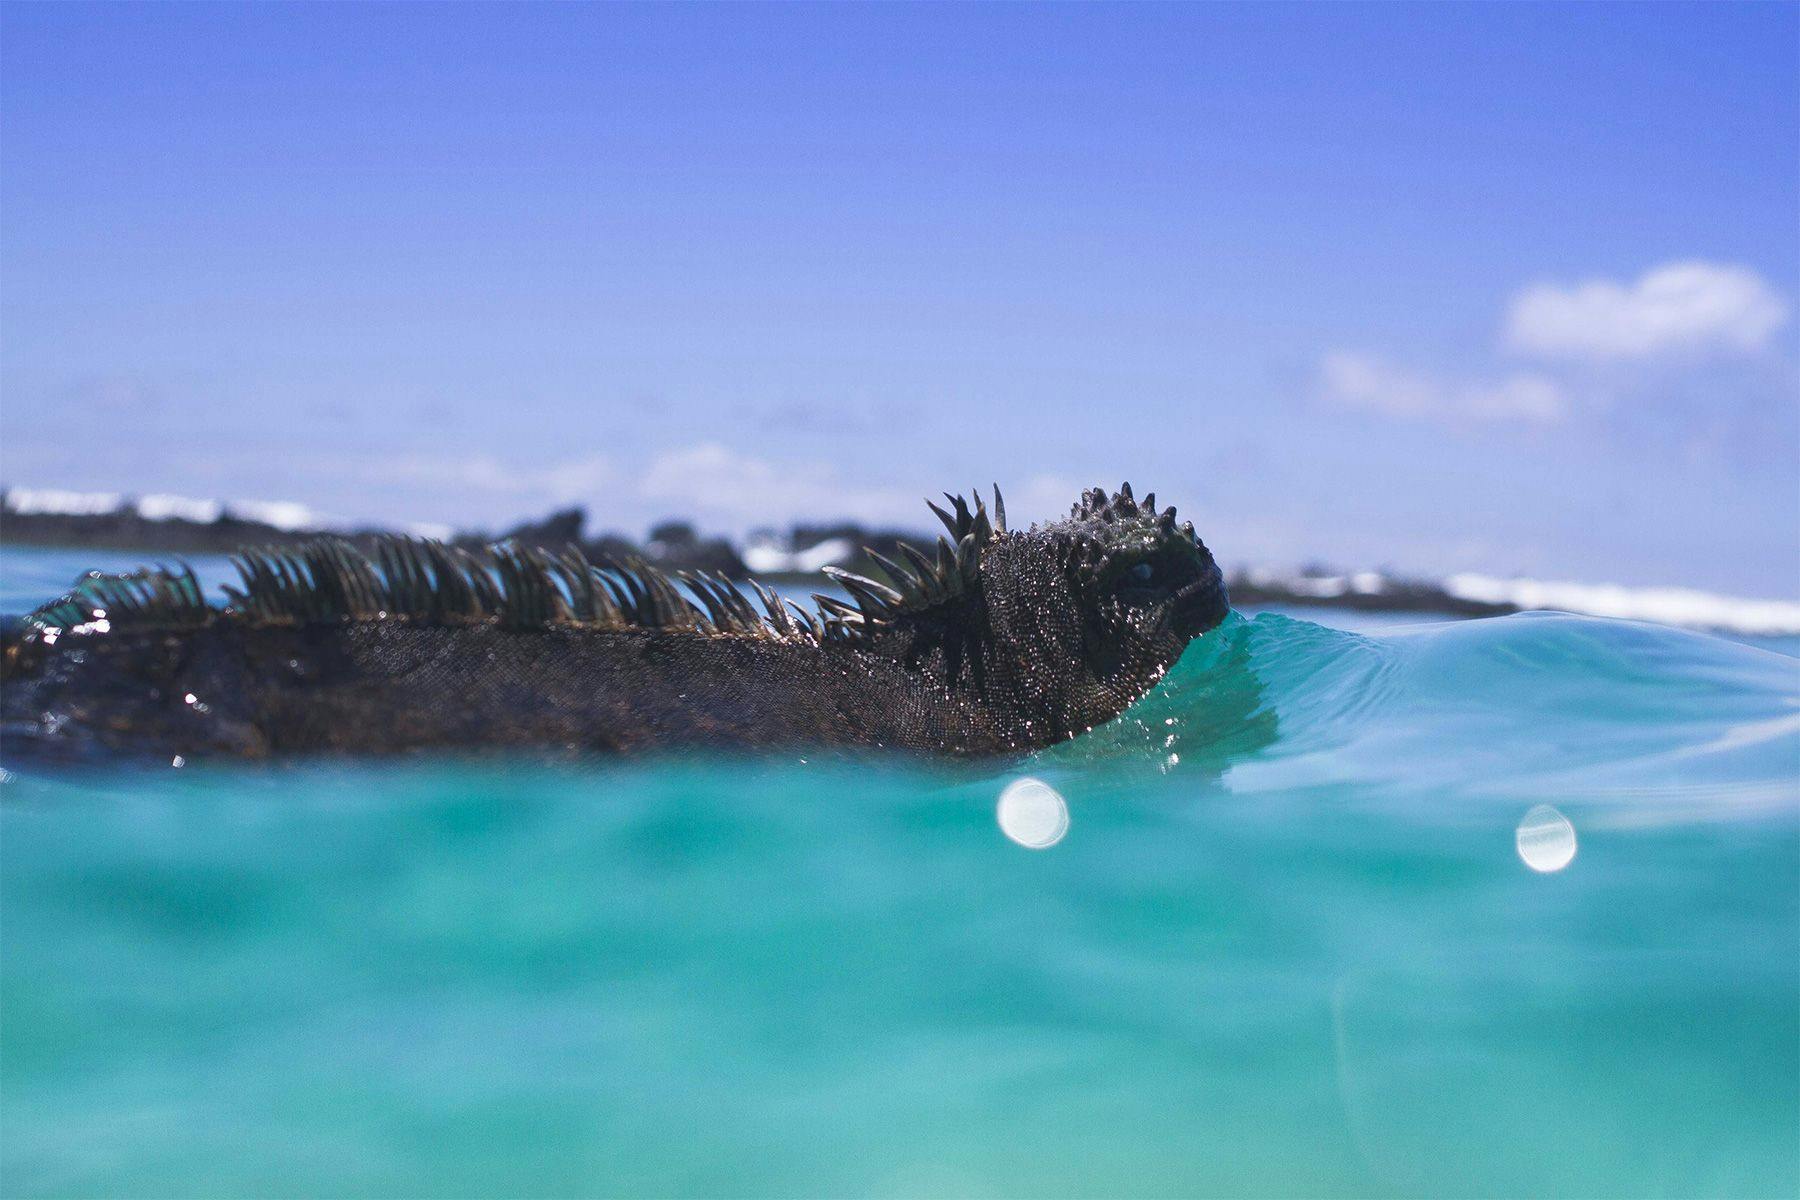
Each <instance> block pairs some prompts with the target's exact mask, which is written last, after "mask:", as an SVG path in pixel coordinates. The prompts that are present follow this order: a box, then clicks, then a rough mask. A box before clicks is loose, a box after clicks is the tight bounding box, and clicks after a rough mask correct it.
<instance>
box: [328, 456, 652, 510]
mask: <svg viewBox="0 0 1800 1200" xmlns="http://www.w3.org/2000/svg"><path fill="white" fill-rule="evenodd" d="M358 473H360V474H364V475H368V476H372V477H376V478H382V479H403V480H406V481H408V482H410V483H418V484H425V485H434V486H444V487H453V488H457V489H461V490H467V491H474V492H493V493H497V494H500V495H522V496H541V497H545V498H547V499H549V500H551V501H554V502H556V503H558V504H566V503H569V502H571V501H574V500H580V499H582V498H584V497H587V496H591V495H592V494H593V493H595V492H597V491H599V490H600V489H601V488H603V487H605V486H606V485H608V484H610V483H612V482H614V481H615V480H616V479H617V478H618V472H617V471H616V470H614V468H613V466H612V464H611V463H610V462H608V461H607V460H606V459H605V458H602V457H600V456H598V455H591V456H589V457H586V458H576V459H568V460H565V461H563V462H557V463H550V464H547V465H534V466H530V467H518V466H513V465H510V464H507V463H503V462H501V461H500V460H499V459H497V458H494V457H493V456H492V455H486V454H477V455H471V456H467V457H454V456H452V457H440V456H436V455H428V454H408V455H401V456H400V457H398V458H392V459H381V460H378V461H362V462H359V464H358Z"/></svg>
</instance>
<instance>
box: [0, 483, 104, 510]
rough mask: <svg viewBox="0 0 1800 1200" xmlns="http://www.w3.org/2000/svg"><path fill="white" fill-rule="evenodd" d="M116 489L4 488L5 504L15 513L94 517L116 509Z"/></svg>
mask: <svg viewBox="0 0 1800 1200" xmlns="http://www.w3.org/2000/svg"><path fill="white" fill-rule="evenodd" d="M124 502H125V498H124V497H123V496H121V495H119V493H117V492H71V491H65V490H63V489H61V488H8V489H7V492H6V506H7V507H8V508H10V509H12V510H13V511H14V512H17V513H33V514H39V513H41V514H45V515H54V516H71V517H98V516H105V515H106V514H107V513H115V512H118V511H119V506H120V505H121V504H123V503H124Z"/></svg>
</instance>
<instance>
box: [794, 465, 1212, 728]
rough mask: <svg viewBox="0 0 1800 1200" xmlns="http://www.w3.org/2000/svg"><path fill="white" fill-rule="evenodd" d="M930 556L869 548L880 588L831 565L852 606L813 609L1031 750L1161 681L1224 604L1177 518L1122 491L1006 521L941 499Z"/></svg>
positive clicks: (1114, 710)
mask: <svg viewBox="0 0 1800 1200" xmlns="http://www.w3.org/2000/svg"><path fill="white" fill-rule="evenodd" d="M947 499H948V500H949V501H950V508H949V509H940V508H938V507H937V506H936V505H935V504H934V505H932V509H933V510H934V511H935V512H936V513H937V514H938V516H939V518H940V519H941V520H942V521H943V522H944V525H945V527H946V528H947V529H948V531H949V537H948V538H942V539H939V542H938V547H937V553H936V555H935V557H930V556H926V555H924V554H921V553H919V552H918V551H916V550H913V549H911V548H910V547H903V549H904V550H905V552H906V556H907V557H908V558H909V559H910V560H911V563H912V566H911V568H907V567H902V566H900V565H899V564H897V563H893V562H891V561H889V560H887V559H884V558H882V557H881V556H880V555H874V557H875V558H876V560H877V561H878V562H880V563H881V564H882V565H883V567H884V568H885V569H886V570H887V572H888V574H889V575H890V577H891V579H892V585H893V586H891V587H890V586H885V585H882V584H880V583H877V582H876V581H874V580H869V579H865V578H862V577H860V576H855V575H850V574H849V573H847V572H842V571H834V572H833V574H834V575H835V576H836V577H837V578H838V580H839V581H840V582H842V583H843V584H844V585H845V587H846V588H848V589H849V591H850V592H851V594H852V596H853V597H854V598H855V599H856V600H857V602H858V608H857V609H854V610H852V609H850V608H849V607H848V606H844V605H839V606H838V608H837V611H835V613H834V612H833V610H832V609H831V608H830V607H829V602H827V610H826V611H827V614H828V615H835V616H836V617H837V618H838V619H840V620H843V621H845V622H847V623H848V625H847V629H848V630H849V632H850V635H851V636H854V637H857V638H859V639H860V640H863V641H864V642H865V644H868V645H870V646H871V647H873V648H878V649H880V650H881V651H883V652H885V653H890V654H893V655H895V656H897V657H899V658H901V659H902V660H903V661H905V662H906V663H907V664H908V665H909V666H912V667H914V668H915V669H918V670H921V671H923V672H926V673H927V674H928V675H930V676H932V677H933V678H934V679H935V680H937V681H938V682H941V683H942V685H943V686H944V687H946V688H948V689H950V690H952V691H965V692H969V693H973V694H974V695H976V696H978V697H979V698H980V700H981V702H982V706H983V708H984V709H986V710H988V711H991V712H995V713H997V714H1001V715H1002V718H1003V719H1007V720H1011V721H1013V722H1015V723H1016V724H1017V726H1018V729H1019V733H1018V741H1019V743H1020V744H1021V745H1025V744H1044V743H1046V742H1047V741H1049V740H1056V739H1058V738H1060V737H1066V736H1070V735H1072V734H1077V733H1081V732H1083V731H1084V730H1087V729H1090V728H1092V727H1093V726H1095V725H1098V724H1101V723H1103V722H1105V721H1109V720H1111V719H1112V718H1113V717H1115V716H1117V715H1118V714H1119V713H1121V712H1123V711H1124V710H1125V708H1126V707H1128V706H1129V705H1130V704H1132V703H1133V702H1135V701H1136V700H1137V699H1139V698H1140V697H1141V696H1143V695H1144V693H1145V692H1147V691H1149V690H1150V688H1151V687H1152V686H1153V685H1154V684H1155V683H1156V681H1157V680H1159V679H1161V678H1162V676H1163V674H1164V673H1165V672H1166V671H1168V669H1169V668H1170V667H1171V666H1173V665H1174V664H1175V661H1176V660H1177V659H1178V658H1180V657H1181V653H1182V651H1183V650H1185V649H1186V648H1187V644H1188V643H1189V642H1190V641H1192V640H1193V639H1194V638H1196V637H1198V636H1199V635H1201V634H1203V633H1205V632H1206V631H1207V630H1210V629H1212V628H1214V627H1215V626H1217V625H1218V624H1219V622H1221V621H1222V620H1224V618H1225V614H1226V613H1227V612H1228V611H1229V605H1228V601H1227V598H1226V594H1225V586H1224V580H1223V578H1222V576H1221V574H1220V571H1219V567H1218V564H1217V563H1216V562H1214V561H1213V557H1212V554H1211V553H1210V552H1208V550H1207V549H1206V546H1205V545H1204V544H1203V543H1202V542H1201V541H1200V540H1199V538H1197V537H1196V536H1195V535H1194V528H1193V526H1192V525H1191V524H1186V523H1182V524H1177V522H1176V519H1175V510H1174V509H1173V508H1168V509H1164V510H1162V511H1160V512H1159V511H1158V510H1157V508H1156V501H1155V496H1154V494H1149V495H1146V496H1145V497H1144V499H1143V500H1142V501H1139V500H1137V499H1135V498H1134V497H1133V496H1132V492H1131V485H1130V484H1125V485H1122V486H1121V487H1120V488H1119V490H1118V491H1117V492H1116V493H1114V494H1113V495H1111V496H1108V495H1107V494H1106V492H1105V491H1104V490H1102V489H1099V488H1095V489H1093V490H1090V491H1088V492H1086V493H1084V494H1083V496H1082V497H1081V499H1080V501H1079V502H1077V503H1076V504H1075V506H1074V507H1073V508H1072V509H1071V510H1070V512H1069V516H1068V517H1067V518H1066V519H1064V520H1060V521H1056V522H1053V523H1051V524H1048V525H1043V526H1037V525H1034V526H1032V527H1031V528H1030V529H1028V530H1024V531H1009V530H1008V529H1007V528H1006V518H1005V507H1004V503H1003V502H1002V501H1001V499H1000V495H999V492H998V490H997V489H996V491H995V494H994V509H993V512H992V514H991V515H990V513H989V512H988V509H987V506H986V505H985V503H984V502H983V501H982V499H981V498H980V496H979V495H977V497H976V500H975V504H974V506H973V508H971V507H970V506H969V504H968V503H967V502H966V501H964V500H963V499H962V498H960V497H955V496H951V497H947Z"/></svg>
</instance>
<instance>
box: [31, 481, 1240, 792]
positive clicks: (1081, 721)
mask: <svg viewBox="0 0 1800 1200" xmlns="http://www.w3.org/2000/svg"><path fill="white" fill-rule="evenodd" d="M951 503H952V506H953V511H949V512H946V511H944V510H941V509H936V506H935V505H934V506H933V508H934V510H936V511H937V512H938V514H939V516H940V517H941V518H942V519H943V521H944V523H945V525H946V527H947V528H948V530H949V534H950V537H949V539H940V540H939V543H938V548H937V556H936V559H935V560H933V559H931V558H928V557H927V556H925V555H923V554H919V553H917V552H915V551H910V550H909V551H908V555H907V556H908V557H909V558H911V559H912V561H913V564H914V565H913V566H912V567H911V568H905V567H901V566H899V565H898V564H891V563H887V562H886V561H885V560H882V561H883V565H884V567H885V568H886V569H887V571H888V574H889V575H890V577H891V583H892V586H889V585H884V584H881V583H879V582H876V581H874V580H870V579H865V578H862V577H860V576H855V575H850V574H848V573H847V572H835V574H836V575H837V577H838V579H839V580H840V582H842V583H843V584H844V586H845V587H846V589H848V590H849V592H850V593H851V595H852V596H853V597H855V599H856V605H855V606H854V607H853V606H851V605H847V604H844V603H842V602H840V601H834V600H831V599H829V598H823V597H820V598H818V599H819V600H820V607H819V610H818V611H817V612H816V613H803V612H801V611H800V610H798V609H794V610H793V611H792V612H790V611H788V608H787V607H784V606H783V605H781V604H780V603H779V602H776V601H774V599H773V597H772V596H769V595H767V594H766V593H764V594H762V598H763V600H764V604H765V608H766V610H767V615H766V616H765V615H759V614H758V613H757V612H756V611H755V609H754V608H753V607H752V606H751V604H750V602H749V601H748V600H747V599H746V598H745V597H744V596H743V595H742V594H741V593H739V592H738V591H737V590H736V589H735V588H733V587H732V586H731V585H729V584H726V583H724V582H723V581H721V580H714V579H706V578H693V577H683V579H682V582H683V583H685V584H686V586H687V587H688V588H689V590H690V591H691V593H692V595H693V599H692V600H690V599H688V598H687V597H685V596H683V595H681V594H680V593H679V592H678V591H677V590H676V587H675V584H674V583H673V581H671V580H669V579H667V578H666V577H664V576H662V575H661V574H659V573H657V572H655V571H653V570H651V569H649V568H648V567H645V566H644V565H643V564H641V563H631V564H622V565H621V564H609V565H608V566H607V567H604V568H599V567H593V566H591V565H590V564H587V563H586V562H584V561H581V560H580V559H579V558H578V557H571V556H564V557H562V558H560V559H551V558H548V557H546V556H544V555H542V554H541V553H538V552H536V551H524V550H517V549H511V548H507V547H498V548H496V549H495V550H494V551H493V552H492V553H491V554H490V555H489V556H487V557H484V558H477V557H475V556H471V555H468V554H466V553H464V552H460V551H453V550H448V549H446V548H444V547H441V546H437V545H434V544H430V543H418V542H404V541H399V540H395V541H391V542H387V543H384V544H383V545H382V546H381V547H380V548H379V550H378V552H377V555H376V558H375V561H374V562H370V561H369V560H368V559H365V558H363V557H362V556H360V555H358V554H357V553H356V552H355V551H353V550H351V549H350V548H349V547H347V546H346V545H345V544H344V543H342V542H338V541H334V540H329V539H327V540H322V541H320V542H318V543H314V544H312V545H311V546H309V547H307V548H305V550H304V551H303V552H302V553H300V554H298V555H286V556H284V555H281V554H276V553H271V552H250V553H247V554H245V555H244V556H242V558H241V559H240V563H239V566H240V571H241V572H242V574H243V576H244V585H243V587H242V588H241V589H238V590H234V591H232V592H231V603H230V604H229V605H228V606H227V607H226V608H223V609H214V608H209V607H207V606H206V605H205V603H204V601H203V600H202V599H201V597H200V593H199V588H198V586H197V585H196V584H195V583H194V582H193V578H192V576H191V574H183V575H172V574H168V573H161V572H158V573H149V574H140V575H138V576H132V577H101V578H94V579H90V580H89V581H88V582H87V583H85V584H84V585H83V586H82V587H80V588H78V589H77V590H76V591H75V592H74V593H71V595H70V596H68V597H65V598H64V599H63V600H61V601H58V602H56V603H54V604H51V605H47V606H45V607H44V608H42V609H39V610H38V611H37V612H36V613H34V614H32V616H31V617H29V618H27V622H26V632H25V634H24V635H23V636H22V637H21V638H19V639H18V640H17V641H16V642H14V643H13V644H11V645H9V646H7V648H6V651H5V659H4V683H5V686H4V690H3V692H0V717H3V719H4V726H3V729H4V734H5V739H6V743H7V748H8V750H9V752H10V751H12V750H14V749H18V750H21V751H26V750H30V751H37V752H42V753H49V754H58V753H60V754H63V755H75V756H80V755H83V754H87V753H97V754H105V755H117V754H121V753H124V754H142V755H154V756H159V757H172V756H176V755H179V756H181V757H182V758H183V759H185V760H187V761H194V760H197V759H201V758H206V757H226V756H237V757H265V756H270V755H278V754H319V753H341V754H359V755H371V754H389V753H395V752H402V751H417V750H449V751H471V750H489V749H518V748H531V749H538V750H552V751H566V752H575V753H633V752H646V751H669V750H677V749H720V750H748V751H756V750H771V749H790V748H791V749H801V748H814V749H832V748H836V749H868V750H900V751H909V752H915V753H923V754H931V755H944V756H954V757H977V756H989V755H1004V754H1013V753H1019V752H1024V751H1030V750H1035V749H1039V748H1042V747H1044V746H1048V745H1051V744H1053V743H1055V742H1058V741H1062V740H1064V739H1066V738H1069V737H1073V736H1076V735H1078V734H1080V733H1082V732H1084V731H1086V730H1088V729H1091V728H1093V727H1094V726H1095V725H1098V724H1101V723H1103V722H1105V721H1109V720H1111V719H1112V718H1113V717H1115V716H1117V715H1118V714H1119V713H1121V712H1123V711H1124V709H1125V708H1126V707H1127V706H1129V705H1130V704H1132V703H1133V702H1134V701H1136V700H1137V699H1138V698H1139V697H1141V696H1142V695H1143V694H1144V693H1145V692H1146V691H1148V690H1149V689H1150V687H1151V686H1152V685H1153V684H1154V683H1155V682H1156V681H1157V680H1158V679H1160V678H1161V677H1162V675H1163V673H1164V672H1166V671H1167V670H1168V669H1169V667H1171V666H1172V665H1174V663H1175V661H1176V659H1177V658H1179V657H1180V655H1181V652H1182V650H1183V649H1185V648H1186V646H1187V644H1188V642H1189V641H1190V640H1191V639H1193V638H1194V637H1197V636H1199V635H1200V634H1202V633H1204V632H1205V631H1207V630H1209V629H1211V628H1213V627H1214V626H1216V625H1217V624H1218V623H1219V622H1220V621H1221V620H1223V618H1224V616H1225V613H1226V611H1227V601H1226V596H1225V590H1224V586H1223V583H1222V581H1221V578H1220V573H1219V569H1218V566H1217V564H1216V563H1214V561H1213V558H1212V555H1211V554H1210V553H1208V552H1207V550H1206V547H1205V546H1204V545H1202V544H1201V543H1200V541H1199V540H1198V539H1197V538H1196V537H1195V536H1194V534H1193V529H1192V526H1186V525H1184V526H1179V527H1178V526H1177V525H1176V524H1175V516H1174V510H1173V509H1168V510H1166V511H1165V512H1162V513H1157V512H1155V511H1154V501H1153V498H1152V497H1146V498H1145V502H1144V503H1143V504H1139V503H1138V502H1137V501H1135V500H1134V499H1133V498H1132V495H1131V489H1130V486H1129V485H1126V486H1124V487H1122V488H1121V489H1120V491H1119V493H1117V494H1116V495H1114V496H1112V497H1111V498H1108V497H1107V496H1106V494H1105V493H1104V492H1103V491H1100V490H1098V489H1095V490H1094V491H1090V492H1088V493H1086V494H1085V495H1084V496H1083V498H1082V500H1081V502H1080V503H1078V504H1077V505H1076V506H1075V507H1074V509H1073V510H1072V511H1071V513H1070V516H1069V517H1068V518H1067V519H1066V520H1062V521H1058V522H1055V523H1053V524H1050V525H1047V526H1044V527H1042V528H1039V527H1037V526H1033V527H1032V528H1031V529H1030V530H1027V531H1023V532H1019V531H1012V532H1009V531H1007V530H1006V528H1005V517H1004V512H1005V510H1004V508H1003V507H1002V505H1001V504H1000V502H999V495H998V492H996V493H995V511H994V515H993V517H991V518H990V516H989V514H988V512H987V509H986V507H985V505H984V504H983V502H982V501H981V499H980V498H979V497H978V498H977V500H976V503H975V507H974V508H973V509H972V510H971V509H970V508H969V507H968V505H966V504H965V503H964V502H963V501H962V500H961V499H959V498H951ZM759 592H760V589H759ZM696 601H697V602H698V603H696Z"/></svg>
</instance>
